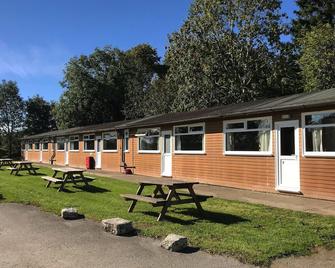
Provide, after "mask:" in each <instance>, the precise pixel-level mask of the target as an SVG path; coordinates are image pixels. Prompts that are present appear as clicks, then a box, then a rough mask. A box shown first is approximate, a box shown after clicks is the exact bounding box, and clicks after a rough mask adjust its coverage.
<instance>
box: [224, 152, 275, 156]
mask: <svg viewBox="0 0 335 268" xmlns="http://www.w3.org/2000/svg"><path fill="white" fill-rule="evenodd" d="M224 155H228V156H230V155H232V156H234V155H236V156H273V154H272V152H268V153H261V152H224Z"/></svg>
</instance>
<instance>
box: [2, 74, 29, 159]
mask: <svg viewBox="0 0 335 268" xmlns="http://www.w3.org/2000/svg"><path fill="white" fill-rule="evenodd" d="M23 122H24V102H23V100H22V98H21V96H20V95H19V89H18V87H17V85H16V83H15V82H13V81H5V80H3V81H2V82H1V83H0V133H1V134H2V135H3V139H2V142H3V146H4V148H5V151H6V154H7V156H8V157H13V156H18V155H19V154H20V146H19V140H18V138H19V133H20V131H22V127H23Z"/></svg>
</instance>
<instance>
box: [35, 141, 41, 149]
mask: <svg viewBox="0 0 335 268" xmlns="http://www.w3.org/2000/svg"><path fill="white" fill-rule="evenodd" d="M34 147H35V151H39V150H40V143H39V142H35V143H34Z"/></svg>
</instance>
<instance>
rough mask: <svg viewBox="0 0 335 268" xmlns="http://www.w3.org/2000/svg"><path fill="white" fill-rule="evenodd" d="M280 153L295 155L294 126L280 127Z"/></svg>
mask: <svg viewBox="0 0 335 268" xmlns="http://www.w3.org/2000/svg"><path fill="white" fill-rule="evenodd" d="M280 155H295V139H294V127H282V128H281V129H280Z"/></svg>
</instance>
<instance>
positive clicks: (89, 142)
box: [84, 134, 95, 151]
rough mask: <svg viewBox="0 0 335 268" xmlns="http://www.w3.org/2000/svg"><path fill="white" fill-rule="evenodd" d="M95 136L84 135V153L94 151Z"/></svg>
mask: <svg viewBox="0 0 335 268" xmlns="http://www.w3.org/2000/svg"><path fill="white" fill-rule="evenodd" d="M94 141H95V135H94V134H89V135H84V151H94Z"/></svg>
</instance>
